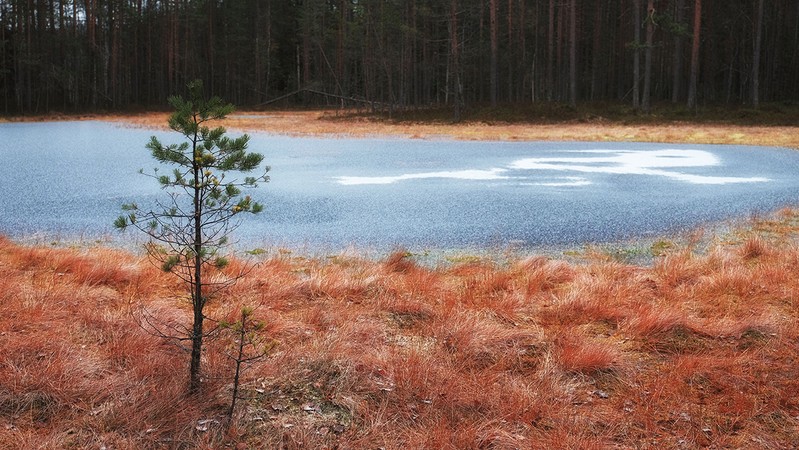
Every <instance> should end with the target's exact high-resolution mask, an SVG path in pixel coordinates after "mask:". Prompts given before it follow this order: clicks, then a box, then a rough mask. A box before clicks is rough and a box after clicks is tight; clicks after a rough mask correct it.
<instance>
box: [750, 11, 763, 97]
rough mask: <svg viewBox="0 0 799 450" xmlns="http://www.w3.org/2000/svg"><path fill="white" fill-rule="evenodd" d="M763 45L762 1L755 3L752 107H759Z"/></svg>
mask: <svg viewBox="0 0 799 450" xmlns="http://www.w3.org/2000/svg"><path fill="white" fill-rule="evenodd" d="M762 45H763V0H759V1H758V2H757V18H756V19H755V49H754V55H753V56H752V107H754V108H755V109H757V108H759V107H760V49H761V46H762Z"/></svg>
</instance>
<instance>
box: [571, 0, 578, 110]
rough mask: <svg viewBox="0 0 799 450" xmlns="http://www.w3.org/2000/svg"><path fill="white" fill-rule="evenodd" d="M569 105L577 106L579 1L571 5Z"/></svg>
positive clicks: (574, 1) (573, 0) (572, 2)
mask: <svg viewBox="0 0 799 450" xmlns="http://www.w3.org/2000/svg"><path fill="white" fill-rule="evenodd" d="M569 104H570V105H571V106H572V107H576V106H577V0H571V4H570V5H569Z"/></svg>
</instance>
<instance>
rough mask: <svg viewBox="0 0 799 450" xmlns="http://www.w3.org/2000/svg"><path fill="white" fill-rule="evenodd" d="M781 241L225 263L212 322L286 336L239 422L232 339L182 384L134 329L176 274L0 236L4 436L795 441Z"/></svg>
mask: <svg viewBox="0 0 799 450" xmlns="http://www.w3.org/2000/svg"><path fill="white" fill-rule="evenodd" d="M792 217H794V216H793V215H789V214H783V215H782V216H779V217H778V218H777V219H775V221H776V222H779V221H785V220H793V219H792ZM769 227H770V230H773V229H776V228H777V227H776V226H771V225H770V226H769ZM755 228H756V227H755ZM788 228H789V227H788ZM791 236H792V235H790V236H789V235H788V233H781V234H780V235H779V236H776V234H775V233H773V232H770V233H760V234H757V235H748V236H744V237H743V238H742V239H741V240H740V242H739V243H738V244H735V245H729V244H718V245H716V246H714V247H712V248H710V249H708V250H707V251H706V252H703V253H701V254H700V253H697V252H695V251H693V250H692V249H691V248H686V249H672V250H670V251H669V252H667V253H666V254H664V256H660V257H657V258H656V260H655V261H654V263H653V264H652V265H651V266H632V265H628V264H622V263H619V262H616V261H614V260H613V259H611V258H605V259H601V258H594V259H592V260H590V261H588V262H585V263H581V264H578V263H567V262H564V261H559V260H556V259H551V258H547V257H540V256H537V257H530V258H527V259H523V260H519V261H515V262H505V263H499V262H496V261H488V260H485V261H476V262H475V261H472V262H468V263H464V264H451V265H443V266H440V267H435V268H429V267H425V266H423V265H421V264H418V263H416V262H415V261H414V259H413V256H412V255H410V254H408V253H407V252H404V251H402V250H399V251H397V252H395V253H393V254H391V255H389V256H388V257H387V258H386V259H385V260H383V261H373V260H367V259H360V258H358V257H354V256H351V255H349V256H347V255H345V256H340V257H335V258H325V259H310V258H304V257H299V256H293V255H292V254H289V253H284V254H279V255H276V256H274V257H261V258H262V259H260V260H258V261H255V263H256V264H253V263H252V262H250V263H247V264H249V265H247V264H245V263H240V262H235V264H234V265H232V266H231V267H234V269H235V268H236V267H238V268H241V267H244V266H247V268H248V270H247V271H245V272H246V275H245V277H244V278H242V279H241V280H240V281H239V283H238V284H236V285H235V286H233V287H232V288H231V289H230V290H228V291H226V292H224V293H221V294H219V295H218V296H217V297H215V298H213V299H211V303H210V306H209V310H208V312H209V314H210V315H211V316H214V317H219V318H222V317H228V316H229V317H235V316H234V315H233V314H234V313H235V311H236V310H237V309H238V308H239V307H241V306H252V307H254V311H255V316H256V318H257V319H260V320H263V322H264V324H265V326H264V329H263V330H262V331H261V334H262V336H263V337H264V338H265V339H269V340H274V341H276V342H277V345H276V346H275V347H274V348H273V350H272V352H271V353H270V355H269V357H268V358H266V359H263V360H260V361H256V362H254V363H252V364H250V365H247V367H246V368H245V371H244V374H243V385H242V393H243V400H241V401H240V402H239V407H238V409H237V411H236V413H235V415H234V418H233V420H232V422H231V423H226V422H225V420H224V412H225V407H226V404H227V402H228V401H229V395H230V389H231V386H230V383H231V381H232V378H231V371H232V365H231V363H230V361H229V360H228V359H226V357H225V356H224V355H223V350H225V348H227V346H229V345H230V342H226V341H224V340H223V339H221V338H215V339H210V340H209V341H208V346H207V349H206V352H205V355H206V361H205V369H204V370H205V381H204V389H203V390H202V392H201V393H200V394H198V395H195V396H188V395H187V394H186V373H185V372H187V367H186V366H187V363H188V360H187V357H186V355H185V353H183V351H182V350H180V349H179V348H177V347H175V346H172V345H170V344H168V343H166V342H164V341H162V340H160V339H159V338H157V337H155V336H152V335H150V334H148V333H147V332H145V330H143V329H142V328H141V327H140V326H139V325H138V324H137V315H136V313H137V311H138V310H139V309H138V308H142V307H143V308H146V310H147V311H148V313H149V314H150V315H151V317H152V318H153V319H156V320H159V319H160V320H162V321H163V322H170V321H178V322H180V321H187V320H188V309H187V307H186V304H185V302H184V301H182V300H181V298H182V297H183V294H182V291H181V289H182V287H181V286H180V285H179V284H178V283H176V282H174V280H171V279H170V278H169V277H168V276H166V275H164V274H161V273H160V272H159V271H158V270H157V269H156V268H154V267H152V266H151V265H150V264H149V263H148V262H147V261H146V259H141V258H136V257H133V256H131V255H128V254H126V253H124V252H120V251H117V250H112V249H104V248H96V249H90V250H85V249H63V248H48V247H25V246H20V245H17V244H15V243H13V242H10V241H9V240H7V239H2V238H0V304H2V305H3V306H2V308H3V309H2V314H0V348H2V358H1V360H0V422H2V423H0V446H2V447H3V448H56V447H58V448H61V447H76V448H91V447H94V448H99V447H102V446H105V447H106V448H130V449H133V448H218V447H224V446H229V447H237V448H296V449H301V448H386V449H402V448H431V449H433V448H435V449H438V448H453V449H454V448H458V449H460V448H609V447H611V448H615V447H618V448H648V447H665V448H680V447H685V448H694V447H709V446H713V447H716V448H727V447H729V448H793V447H796V446H797V445H799V400H797V396H796V395H795V393H796V392H798V391H799V381H797V380H799V345H797V342H799V301H797V293H799V277H797V276H795V275H796V274H797V271H799V247H798V246H797V245H796V242H795V237H791ZM237 264H238V265H237ZM231 270H233V269H231ZM139 320H140V318H139Z"/></svg>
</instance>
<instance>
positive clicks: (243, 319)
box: [227, 310, 247, 420]
mask: <svg viewBox="0 0 799 450" xmlns="http://www.w3.org/2000/svg"><path fill="white" fill-rule="evenodd" d="M246 325H247V313H246V311H245V310H242V312H241V329H240V330H239V336H238V338H239V348H238V352H237V354H236V373H235V374H234V375H233V397H232V398H231V399H230V407H229V408H228V410H227V417H228V420H230V419H232V418H233V410H234V409H235V408H236V399H237V398H238V396H239V379H240V378H241V364H242V363H243V362H244V344H245V342H246V341H245V339H246V338H247V328H246Z"/></svg>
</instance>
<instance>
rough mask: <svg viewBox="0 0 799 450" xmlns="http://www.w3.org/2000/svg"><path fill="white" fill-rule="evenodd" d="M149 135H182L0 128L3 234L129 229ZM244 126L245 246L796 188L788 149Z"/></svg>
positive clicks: (421, 231) (574, 238)
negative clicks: (254, 170) (255, 209)
mask: <svg viewBox="0 0 799 450" xmlns="http://www.w3.org/2000/svg"><path fill="white" fill-rule="evenodd" d="M153 134H155V135H157V136H159V138H161V139H162V141H163V142H165V143H172V142H179V136H178V135H177V134H176V133H169V132H154V131H152V130H143V129H131V128H124V127H120V126H117V125H114V124H109V123H104V122H58V123H11V124H0V156H2V161H3V164H2V165H1V166H0V180H2V182H1V183H2V184H0V186H2V188H3V189H2V191H3V195H1V196H0V233H2V234H5V235H8V236H11V237H13V238H20V239H24V238H28V237H30V236H40V237H45V238H48V239H49V238H54V239H55V238H59V239H75V238H78V239H95V238H108V237H112V238H113V239H117V240H131V239H134V238H136V237H137V236H136V235H137V234H138V233H135V232H133V231H129V232H127V233H125V234H123V235H121V236H120V235H119V234H118V233H117V232H116V231H115V230H114V229H113V227H112V222H113V220H114V219H115V218H116V217H117V216H118V215H119V214H120V205H121V204H122V203H125V202H130V201H135V202H137V203H139V204H140V205H144V204H146V203H147V201H152V200H153V199H157V198H159V197H161V196H164V195H166V194H165V193H164V192H162V191H161V190H160V189H159V187H158V186H157V185H156V183H155V181H154V180H152V179H150V178H147V177H144V176H142V175H139V174H138V170H139V169H140V168H145V169H150V168H152V167H154V166H155V161H154V160H152V159H151V157H150V155H149V152H148V151H147V150H146V149H145V147H144V145H145V144H146V143H147V141H148V140H149V136H151V135H153ZM238 134H239V133H231V135H234V136H235V135H238ZM251 135H252V141H251V144H250V150H253V151H257V152H260V153H263V154H264V155H265V161H266V163H267V164H269V165H270V166H271V167H272V170H271V172H270V175H271V177H272V181H271V182H270V183H267V184H264V185H262V186H261V187H259V188H258V189H257V190H256V191H255V192H252V193H251V195H252V196H253V197H255V198H256V199H258V200H260V201H262V202H263V203H264V204H265V206H266V210H265V212H264V213H263V214H260V215H258V216H246V217H244V222H243V224H242V226H241V228H239V229H238V230H237V232H236V236H235V237H236V238H237V240H238V241H239V242H240V243H241V245H242V246H244V247H248V248H250V247H264V246H267V247H273V248H274V247H288V248H293V249H300V250H302V249H305V250H311V251H316V250H339V249H343V248H347V247H351V246H352V247H355V248H361V249H374V250H378V251H386V250H390V249H391V248H393V247H396V246H405V247H408V248H410V249H413V250H424V249H446V248H467V247H469V248H483V249H484V248H503V247H506V246H508V245H513V246H522V247H537V246H548V245H563V244H567V245H570V244H580V243H585V242H607V241H616V240H622V239H628V238H634V237H646V236H652V235H656V234H660V233H664V232H672V231H679V230H685V229H691V228H693V227H696V226H700V225H702V224H704V223H708V222H714V221H719V220H725V219H729V218H736V217H746V216H747V215H750V214H752V213H754V212H760V211H770V210H773V209H776V208H779V207H781V206H784V205H789V204H794V203H796V200H797V197H798V196H799V177H797V174H799V152H796V151H792V150H788V149H778V148H765V147H744V146H706V145H672V144H639V143H551V142H537V143H536V142H534V143H501V142H459V141H421V140H405V139H384V140H380V139H317V138H290V137H281V136H273V135H268V134H259V133H254V134H251ZM138 237H139V238H140V237H141V236H138Z"/></svg>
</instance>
